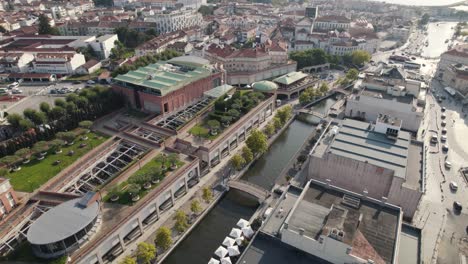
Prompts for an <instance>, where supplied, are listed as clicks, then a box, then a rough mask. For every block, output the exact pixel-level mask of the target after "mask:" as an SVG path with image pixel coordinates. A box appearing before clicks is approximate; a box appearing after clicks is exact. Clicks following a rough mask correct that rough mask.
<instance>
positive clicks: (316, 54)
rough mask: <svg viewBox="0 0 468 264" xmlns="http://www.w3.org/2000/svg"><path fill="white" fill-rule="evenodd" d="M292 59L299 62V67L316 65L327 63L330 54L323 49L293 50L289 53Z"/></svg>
mask: <svg viewBox="0 0 468 264" xmlns="http://www.w3.org/2000/svg"><path fill="white" fill-rule="evenodd" d="M289 57H290V59H292V60H294V61H296V62H297V68H299V69H300V68H304V67H307V66H314V65H319V64H324V63H327V59H328V55H327V53H326V52H325V51H324V50H323V49H318V48H317V49H308V50H301V51H293V52H291V53H290V55H289Z"/></svg>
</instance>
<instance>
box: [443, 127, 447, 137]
mask: <svg viewBox="0 0 468 264" xmlns="http://www.w3.org/2000/svg"><path fill="white" fill-rule="evenodd" d="M442 134H444V135H445V134H447V129H446V128H445V127H444V128H442Z"/></svg>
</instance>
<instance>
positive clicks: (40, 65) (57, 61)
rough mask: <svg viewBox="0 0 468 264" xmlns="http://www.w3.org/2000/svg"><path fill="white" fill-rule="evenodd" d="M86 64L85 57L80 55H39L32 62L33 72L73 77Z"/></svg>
mask: <svg viewBox="0 0 468 264" xmlns="http://www.w3.org/2000/svg"><path fill="white" fill-rule="evenodd" d="M85 63H86V60H85V57H84V55H82V54H80V53H38V54H36V56H35V60H34V61H33V62H32V65H33V69H32V72H34V73H54V74H59V75H71V74H75V73H76V69H78V67H80V66H81V65H83V64H85Z"/></svg>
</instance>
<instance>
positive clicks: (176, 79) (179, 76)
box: [112, 56, 222, 113]
mask: <svg viewBox="0 0 468 264" xmlns="http://www.w3.org/2000/svg"><path fill="white" fill-rule="evenodd" d="M114 80H115V84H114V85H113V87H112V88H113V89H114V90H115V91H116V92H118V93H121V94H123V95H124V96H125V97H126V98H127V100H128V102H129V103H130V105H131V106H132V107H135V108H138V109H141V110H144V111H149V112H156V113H169V112H172V111H174V110H177V109H180V108H183V107H184V106H186V105H188V104H190V103H192V102H194V101H196V100H197V99H199V98H201V97H202V96H203V93H204V92H206V91H208V90H210V89H212V88H214V87H216V86H219V85H220V84H222V73H221V71H220V70H218V69H216V68H215V67H214V66H213V65H210V64H209V62H208V61H207V60H205V59H202V58H199V57H194V56H184V57H177V58H174V59H171V60H169V61H167V62H158V63H155V64H151V65H148V66H146V67H142V68H139V69H138V70H136V71H131V72H128V73H126V74H123V75H119V76H117V77H116V78H115V79H114Z"/></svg>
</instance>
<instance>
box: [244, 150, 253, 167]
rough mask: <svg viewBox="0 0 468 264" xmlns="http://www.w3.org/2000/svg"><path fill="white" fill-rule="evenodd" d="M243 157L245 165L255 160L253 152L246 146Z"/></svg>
mask: <svg viewBox="0 0 468 264" xmlns="http://www.w3.org/2000/svg"><path fill="white" fill-rule="evenodd" d="M242 157H243V158H244V160H245V163H250V162H251V161H252V160H253V153H252V150H251V149H250V148H249V147H247V146H244V147H243V148H242Z"/></svg>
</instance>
